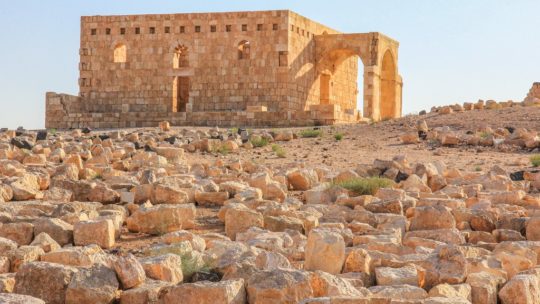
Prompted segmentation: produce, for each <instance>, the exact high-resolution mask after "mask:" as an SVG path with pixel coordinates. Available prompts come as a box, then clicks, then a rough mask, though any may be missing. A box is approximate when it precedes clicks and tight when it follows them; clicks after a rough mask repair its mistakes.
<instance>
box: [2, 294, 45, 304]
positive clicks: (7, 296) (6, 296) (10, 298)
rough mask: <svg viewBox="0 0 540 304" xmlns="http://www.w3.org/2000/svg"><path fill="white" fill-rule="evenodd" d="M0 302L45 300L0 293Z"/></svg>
mask: <svg viewBox="0 0 540 304" xmlns="http://www.w3.org/2000/svg"><path fill="white" fill-rule="evenodd" d="M0 303H2V304H22V303H24V304H45V301H43V300H41V299H38V298H35V297H32V296H25V295H21V294H13V293H0Z"/></svg>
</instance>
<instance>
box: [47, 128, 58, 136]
mask: <svg viewBox="0 0 540 304" xmlns="http://www.w3.org/2000/svg"><path fill="white" fill-rule="evenodd" d="M56 132H57V131H56V129H54V128H53V129H49V133H51V135H55V134H56Z"/></svg>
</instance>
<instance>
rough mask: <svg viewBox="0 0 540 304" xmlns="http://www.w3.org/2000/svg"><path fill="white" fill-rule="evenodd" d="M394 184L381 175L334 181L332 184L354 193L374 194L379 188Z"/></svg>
mask: <svg viewBox="0 0 540 304" xmlns="http://www.w3.org/2000/svg"><path fill="white" fill-rule="evenodd" d="M394 184H395V183H394V181H392V180H390V179H388V178H382V177H368V178H363V177H359V178H352V179H348V180H345V181H341V182H336V183H334V185H336V186H339V187H342V188H345V189H347V190H349V191H351V192H353V193H354V194H356V195H375V193H377V190H379V188H388V187H392V186H393V185H394Z"/></svg>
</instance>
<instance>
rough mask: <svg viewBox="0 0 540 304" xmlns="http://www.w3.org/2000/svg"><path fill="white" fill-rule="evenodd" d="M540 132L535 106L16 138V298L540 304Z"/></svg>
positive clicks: (4, 182) (7, 278)
mask: <svg viewBox="0 0 540 304" xmlns="http://www.w3.org/2000/svg"><path fill="white" fill-rule="evenodd" d="M449 108H453V110H448V109H449ZM444 113H447V114H444ZM538 130H540V108H539V107H536V106H523V105H521V104H519V103H518V104H514V105H512V106H501V107H495V108H493V109H487V108H486V109H484V108H482V109H472V110H463V108H462V107H460V106H453V107H443V108H438V109H434V110H433V111H430V112H428V113H425V114H424V115H407V116H405V117H403V118H398V119H392V120H387V121H382V122H377V123H363V124H344V125H335V126H317V127H302V128H287V129H277V128H266V129H251V128H249V127H243V126H239V127H238V128H229V129H227V128H217V127H216V128H202V127H197V128H193V127H171V126H170V125H169V123H168V122H163V123H161V124H160V127H159V128H140V129H111V130H91V129H82V130H48V131H47V132H44V131H27V130H23V129H21V130H5V131H3V132H1V133H0V202H1V203H0V292H1V294H0V302H1V303H79V304H80V303H238V304H240V303H251V304H253V303H257V304H259V303H304V304H308V303H366V304H367V303H374V304H375V303H376V304H378V303H402V304H405V303H418V304H420V303H423V304H444V303H448V304H450V303H473V304H476V303H479V304H481V303H482V304H483V303H493V304H496V303H540V267H539V266H537V265H538V262H539V261H540V256H539V255H540V213H539V212H538V209H539V207H540V194H539V191H538V190H539V189H540V173H538V171H537V170H536V166H538V165H540V158H535V155H536V154H537V153H539V152H538V149H539V148H540V138H539V137H538V136H537V131H538Z"/></svg>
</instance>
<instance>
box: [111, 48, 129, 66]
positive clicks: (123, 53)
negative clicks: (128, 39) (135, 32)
mask: <svg viewBox="0 0 540 304" xmlns="http://www.w3.org/2000/svg"><path fill="white" fill-rule="evenodd" d="M113 60H114V62H116V63H124V62H126V61H127V46H126V45H125V44H123V43H117V44H116V45H115V47H114V52H113Z"/></svg>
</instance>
